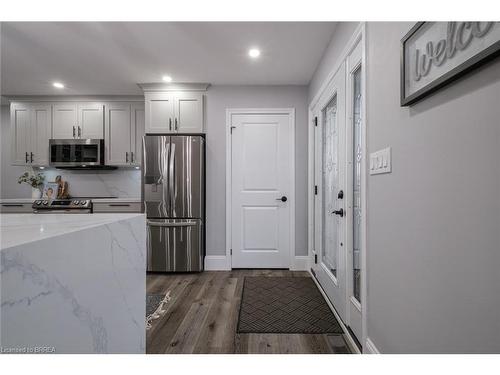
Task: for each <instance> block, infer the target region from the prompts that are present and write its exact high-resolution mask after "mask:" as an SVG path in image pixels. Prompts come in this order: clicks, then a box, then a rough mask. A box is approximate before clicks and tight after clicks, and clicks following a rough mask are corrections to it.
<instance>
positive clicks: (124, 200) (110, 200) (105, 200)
mask: <svg viewBox="0 0 500 375" xmlns="http://www.w3.org/2000/svg"><path fill="white" fill-rule="evenodd" d="M34 200H36V199H32V198H8V199H0V204H2V203H33V201H34ZM140 201H141V198H94V199H92V202H96V203H135V202H140Z"/></svg>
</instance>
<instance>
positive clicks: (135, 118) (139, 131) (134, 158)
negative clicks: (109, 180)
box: [131, 103, 145, 166]
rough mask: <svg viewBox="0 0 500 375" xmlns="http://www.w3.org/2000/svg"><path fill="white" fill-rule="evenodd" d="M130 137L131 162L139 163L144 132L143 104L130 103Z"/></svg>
mask: <svg viewBox="0 0 500 375" xmlns="http://www.w3.org/2000/svg"><path fill="white" fill-rule="evenodd" d="M131 108H132V111H131V112H132V113H131V116H132V120H131V129H132V139H131V145H132V148H131V152H132V155H131V162H132V164H133V165H135V166H140V165H141V160H142V137H143V136H144V132H145V114H144V104H141V103H137V104H132V107H131Z"/></svg>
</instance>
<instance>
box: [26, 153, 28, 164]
mask: <svg viewBox="0 0 500 375" xmlns="http://www.w3.org/2000/svg"><path fill="white" fill-rule="evenodd" d="M26 163H28V152H27V151H26Z"/></svg>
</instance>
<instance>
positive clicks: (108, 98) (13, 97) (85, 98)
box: [2, 95, 144, 102]
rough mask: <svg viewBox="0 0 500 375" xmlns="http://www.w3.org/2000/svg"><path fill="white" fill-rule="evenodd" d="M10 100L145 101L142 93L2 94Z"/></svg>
mask: <svg viewBox="0 0 500 375" xmlns="http://www.w3.org/2000/svg"><path fill="white" fill-rule="evenodd" d="M2 98H5V99H7V100H8V101H10V102H144V96H142V95H2Z"/></svg>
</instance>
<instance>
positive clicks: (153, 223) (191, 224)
mask: <svg viewBox="0 0 500 375" xmlns="http://www.w3.org/2000/svg"><path fill="white" fill-rule="evenodd" d="M148 225H149V226H151V227H194V226H195V225H196V222H195V221H187V222H185V223H160V222H156V221H148Z"/></svg>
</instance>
